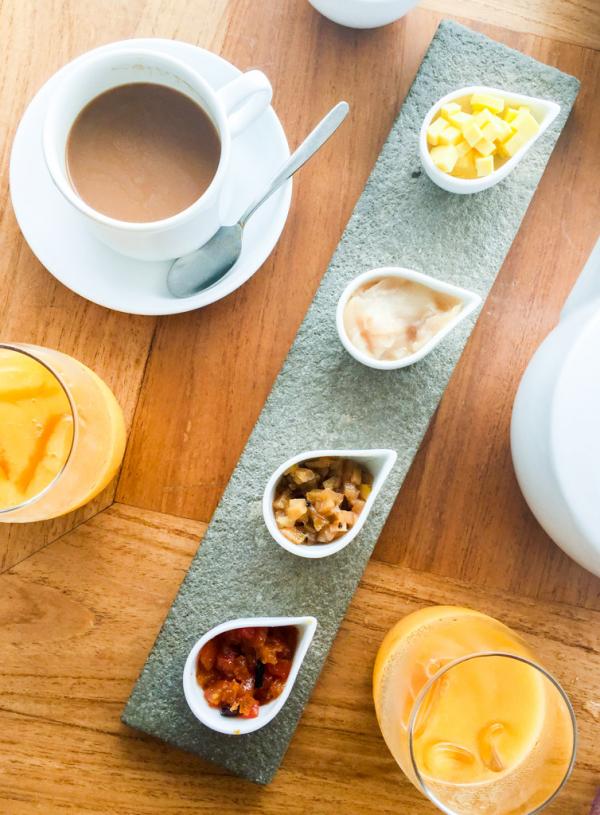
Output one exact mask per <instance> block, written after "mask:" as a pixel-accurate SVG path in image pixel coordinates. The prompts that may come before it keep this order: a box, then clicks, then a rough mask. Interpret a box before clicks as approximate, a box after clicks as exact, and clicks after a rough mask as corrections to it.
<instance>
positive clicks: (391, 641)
mask: <svg viewBox="0 0 600 815" xmlns="http://www.w3.org/2000/svg"><path fill="white" fill-rule="evenodd" d="M373 695H374V701H375V709H376V713H377V719H378V721H379V726H380V728H381V732H382V734H383V737H384V739H385V741H386V743H387V745H388V747H389V749H390V751H391V752H392V755H393V756H394V758H395V759H396V761H397V762H398V764H399V765H400V767H401V768H402V770H403V771H404V773H405V775H406V776H407V778H408V779H409V780H410V781H412V783H413V784H414V785H415V786H416V787H417V789H419V790H420V791H421V792H423V793H424V794H425V795H426V796H427V797H428V798H429V799H430V800H431V801H432V802H433V803H434V804H435V805H436V806H437V807H438V808H439V809H440V810H441V811H442V812H444V813H447V815H473V813H477V815H533V814H534V813H537V812H540V811H541V810H542V809H544V807H545V806H546V805H547V804H548V803H549V802H550V801H551V800H552V799H553V798H554V797H555V796H556V795H557V794H558V792H559V791H560V789H561V788H562V786H563V785H564V783H565V782H566V780H567V778H568V777H569V774H570V772H571V769H572V767H573V763H574V760H575V749H576V724H575V715H574V713H573V709H572V706H571V703H570V701H569V699H568V697H567V695H566V693H565V691H564V690H563V689H562V688H561V686H560V684H559V683H558V682H557V680H556V679H554V677H552V676H551V674H550V673H548V671H547V670H546V669H545V668H544V667H543V666H542V665H540V664H539V662H538V661H537V660H536V658H535V656H534V654H533V652H532V651H531V649H530V648H529V647H528V646H527V644H526V643H525V642H524V641H523V640H522V639H521V637H519V636H518V635H517V634H516V633H515V632H514V631H512V630H511V629H510V628H508V627H507V626H505V625H503V624H502V623H500V622H498V621H497V620H494V619H493V618H491V617H488V616H486V615H484V614H481V613H479V612H476V611H472V610H470V609H464V608H457V607H453V606H437V607H431V608H427V609H422V610H421V611H417V612H415V613H414V614H410V615H409V616H408V617H405V618H404V619H403V620H401V621H400V622H399V623H398V624H397V625H396V626H395V627H394V628H392V630H391V631H390V632H389V633H388V634H387V635H386V637H385V638H384V640H383V642H382V644H381V647H380V649H379V653H378V655H377V659H376V663H375V670H374V676H373Z"/></svg>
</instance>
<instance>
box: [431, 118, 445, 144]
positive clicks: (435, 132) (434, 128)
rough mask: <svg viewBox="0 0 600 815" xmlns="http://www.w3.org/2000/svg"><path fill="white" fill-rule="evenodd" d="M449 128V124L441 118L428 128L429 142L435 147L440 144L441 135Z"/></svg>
mask: <svg viewBox="0 0 600 815" xmlns="http://www.w3.org/2000/svg"><path fill="white" fill-rule="evenodd" d="M447 127H448V122H447V121H446V120H445V119H444V118H443V117H440V118H439V119H436V120H435V122H433V123H432V124H430V125H429V127H428V128H427V142H428V143H429V144H431V145H432V146H433V147H435V146H436V145H437V144H439V143H440V135H441V134H442V133H443V131H444V130H445V129H446V128H447Z"/></svg>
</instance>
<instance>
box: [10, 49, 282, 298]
mask: <svg viewBox="0 0 600 815" xmlns="http://www.w3.org/2000/svg"><path fill="white" fill-rule="evenodd" d="M132 42H134V43H135V44H136V45H139V46H142V47H152V48H155V49H156V50H158V51H163V52H164V53H166V54H170V55H172V56H175V57H177V58H179V59H181V60H184V61H185V62H187V63H188V65H190V66H191V67H192V68H194V69H196V70H197V71H199V72H200V73H201V74H202V75H203V76H204V78H205V79H206V80H207V82H209V83H210V84H211V85H212V86H213V87H214V88H220V87H222V86H223V85H225V84H226V83H227V82H230V81H231V80H232V79H235V77H236V76H239V74H240V73H241V71H239V70H238V69H237V68H236V67H234V66H233V65H231V64H230V63H229V62H227V61H226V60H224V59H222V58H221V57H218V56H217V55H216V54H212V53H211V52H210V51H204V50H203V49H201V48H196V47H195V46H194V45H189V44H188V43H184V42H177V41H174V40H161V39H138V40H133V41H132V40H129V41H125V42H118V43H112V44H110V45H105V46H102V47H101V48H99V49H97V50H98V51H109V50H112V49H115V50H116V49H120V48H124V47H127V46H130V45H131V44H132ZM71 64H72V63H71ZM66 68H68V66H65V67H64V68H62V69H61V70H60V71H58V73H56V74H55V75H54V76H53V77H52V78H51V79H49V80H48V82H46V84H45V85H44V86H43V87H42V88H41V89H40V90H39V91H38V93H37V94H36V96H35V97H34V98H33V100H32V101H31V103H30V105H29V107H28V108H27V110H26V111H25V114H24V115H23V118H22V120H21V123H20V124H19V128H18V130H17V133H16V136H15V140H14V143H13V148H12V154H11V160H10V192H11V198H12V204H13V208H14V211H15V215H16V218H17V221H18V223H19V226H20V227H21V231H22V232H23V235H24V236H25V240H26V241H27V243H28V244H29V246H30V247H31V249H32V251H33V252H34V254H35V255H36V256H37V258H38V259H39V260H40V262H41V263H42V264H43V265H44V266H45V267H46V268H47V269H48V271H49V272H50V273H51V274H52V275H54V277H56V278H57V280H60V282H61V283H63V284H64V285H65V286H67V287H68V288H69V289H72V290H73V291H74V292H76V293H77V294H80V295H81V296H82V297H85V298H87V299H88V300H91V301H92V302H94V303H98V304H99V305H101V306H106V307H107V308H112V309H115V310H116V311H124V312H127V313H129V314H178V313H180V312H183V311H191V310H192V309H196V308H200V307H201V306H206V305H208V304H209V303H214V302H215V301H216V300H220V299H221V298H222V297H225V296H226V295H228V294H230V293H231V292H232V291H234V290H235V289H237V288H239V286H241V285H242V284H243V283H245V282H246V280H248V278H250V277H251V276H252V275H253V274H254V273H255V272H256V271H257V270H258V269H259V268H260V266H261V265H262V264H263V263H264V261H265V260H266V259H267V257H268V256H269V254H270V253H271V251H272V250H273V247H274V246H275V244H276V243H277V241H278V239H279V236H280V235H281V232H282V230H283V227H284V225H285V222H286V219H287V216H288V212H289V208H290V202H291V197H292V183H291V181H290V182H289V183H288V184H287V185H286V186H285V187H283V188H282V189H281V190H280V191H279V192H277V193H275V194H274V195H273V197H272V198H271V199H270V200H269V201H268V202H267V203H266V204H264V206H262V207H261V209H260V210H259V211H258V212H257V213H256V215H254V216H253V217H252V219H251V220H250V221H249V223H248V226H247V227H246V229H245V230H244V243H243V248H242V254H241V256H240V259H239V260H238V262H237V263H236V265H235V266H234V267H233V269H232V270H231V271H230V272H229V274H228V275H227V276H226V277H224V278H223V279H222V280H220V281H219V282H218V283H216V284H215V285H214V286H212V287H211V288H209V289H206V290H205V291H202V292H200V293H199V294H196V295H194V296H193V297H188V298H186V299H182V300H179V299H175V298H173V297H171V296H170V294H169V292H168V290H167V286H166V274H167V269H168V267H169V263H168V262H160V263H148V262H144V261H140V260H133V259H132V258H127V257H125V256H124V255H120V254H118V253H117V252H114V251H113V250H112V249H109V248H108V247H107V246H105V245H104V244H103V243H100V242H99V241H97V240H96V238H94V237H93V236H92V235H91V234H90V233H89V232H88V231H87V230H86V228H85V225H84V224H83V223H82V222H81V220H80V216H79V215H78V213H76V212H75V211H74V210H73V209H72V208H71V207H70V206H69V204H68V203H67V202H66V201H65V199H64V198H63V197H62V195H61V194H60V193H59V192H58V190H57V189H56V188H55V187H54V185H53V183H52V181H51V179H50V175H49V173H48V170H47V169H46V165H45V163H44V157H43V154H42V139H41V129H42V122H43V119H44V115H45V112H46V106H47V102H48V99H49V98H50V95H51V94H52V89H53V87H54V86H55V85H56V83H57V82H58V81H59V77H60V75H61V73H62V72H63V71H64V70H66ZM289 154H290V151H289V147H288V143H287V139H286V137H285V133H284V131H283V127H282V126H281V123H280V121H279V119H278V118H277V116H276V114H275V112H274V110H273V109H272V108H269V109H268V110H267V111H265V112H264V113H263V114H262V116H260V117H259V118H258V119H257V120H256V122H254V123H253V124H252V125H251V126H250V127H249V128H248V129H247V130H246V131H245V132H244V133H242V134H241V135H240V136H238V137H237V138H236V139H234V141H233V149H232V159H231V173H230V176H229V179H228V180H227V182H226V184H227V186H226V189H225V190H224V195H225V197H224V199H223V200H224V202H225V211H226V214H227V218H226V221H227V223H234V222H235V221H236V220H237V219H238V217H239V216H240V215H241V214H242V212H243V211H244V209H245V208H246V206H247V205H248V204H249V203H250V202H251V201H252V200H253V199H254V197H255V196H256V195H258V194H259V193H260V192H261V191H262V190H263V188H265V187H266V186H267V184H268V183H269V181H271V179H272V178H273V176H274V175H275V173H276V172H277V170H278V169H279V167H280V166H281V165H282V164H283V162H284V161H285V160H286V158H287V157H288V156H289Z"/></svg>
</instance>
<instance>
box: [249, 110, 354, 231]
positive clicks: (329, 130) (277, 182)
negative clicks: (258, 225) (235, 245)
mask: <svg viewBox="0 0 600 815" xmlns="http://www.w3.org/2000/svg"><path fill="white" fill-rule="evenodd" d="M349 110H350V107H349V106H348V103H347V102H338V104H337V105H336V106H335V107H334V108H332V109H331V110H330V111H329V113H328V114H327V115H326V116H325V118H323V119H321V121H320V122H319V124H318V125H317V126H316V127H315V129H314V130H313V131H312V132H311V133H309V134H308V136H307V137H306V138H305V139H304V141H303V142H302V144H301V145H300V146H299V147H298V149H297V150H295V151H294V152H293V153H292V155H291V156H290V157H289V159H288V160H287V161H286V162H285V164H284V165H283V167H282V168H281V170H280V171H279V172H278V173H277V175H276V176H275V178H274V179H273V181H272V182H271V183H270V185H269V187H268V189H267V190H266V191H265V192H264V193H263V194H262V195H261V196H260V198H259V199H258V200H256V201H254V202H253V203H252V204H250V206H249V207H248V209H247V210H246V212H244V214H243V215H242V217H241V218H240V220H239V222H238V223H239V224H240V226H241V227H242V228H243V227H244V226H245V224H246V221H247V220H248V219H249V218H251V217H252V215H254V213H255V212H256V210H257V209H258V208H259V207H260V206H261V205H262V204H264V202H265V201H266V200H267V198H269V197H270V196H271V195H273V193H274V192H275V191H276V190H278V189H279V187H281V185H282V184H284V183H285V182H286V181H287V180H288V178H291V177H292V176H293V175H294V173H295V172H296V170H299V169H300V167H302V165H303V164H304V163H305V162H307V161H308V159H309V158H310V157H311V156H313V155H314V154H315V153H316V152H317V150H318V149H319V148H320V147H322V146H323V145H324V144H325V142H326V141H327V139H328V138H329V137H330V136H332V135H333V133H335V131H336V130H337V129H338V127H339V126H340V125H341V123H342V122H343V121H344V119H345V118H346V116H347V115H348V111H349Z"/></svg>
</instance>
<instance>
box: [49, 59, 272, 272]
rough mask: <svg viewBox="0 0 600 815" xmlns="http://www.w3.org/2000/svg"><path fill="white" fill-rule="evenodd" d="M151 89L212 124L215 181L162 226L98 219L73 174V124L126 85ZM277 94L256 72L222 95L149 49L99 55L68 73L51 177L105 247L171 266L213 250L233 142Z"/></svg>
mask: <svg viewBox="0 0 600 815" xmlns="http://www.w3.org/2000/svg"><path fill="white" fill-rule="evenodd" d="M133 82H147V83H153V84H159V85H166V86H167V87H170V88H174V89H175V90H178V91H180V92H182V93H184V94H185V95H186V96H189V97H190V98H191V99H193V100H194V101H195V102H196V103H197V104H199V105H200V106H201V107H202V109H203V110H204V111H205V112H206V113H207V114H208V115H209V116H210V118H211V120H212V122H213V124H214V125H215V127H216V129H217V131H218V133H219V138H220V140H221V156H220V159H219V164H218V167H217V171H216V173H215V176H214V178H213V180H212V182H211V183H210V185H209V187H208V189H207V190H206V191H205V193H204V194H203V195H202V196H201V197H200V198H199V199H198V200H197V201H195V202H194V203H193V204H191V206H189V207H187V209H184V210H182V211H181V212H178V213H176V214H175V215H172V216H171V217H169V218H164V219H162V220H160V221H151V222H145V223H133V222H129V221H121V220H118V219H116V218H111V217H110V216H108V215H104V214H103V213H101V212H97V211H96V210H95V209H93V207H90V206H89V204H86V202H85V201H83V199H82V198H80V197H79V195H78V194H77V192H76V191H75V189H74V188H73V186H72V184H71V182H70V180H69V176H68V171H67V161H66V147H67V139H68V137H69V132H70V130H71V127H72V125H73V122H74V121H75V119H76V118H77V116H78V115H79V113H80V112H81V110H82V109H83V108H84V107H85V106H86V105H87V104H88V103H89V102H90V101H91V100H92V99H94V98H95V97H96V96H98V95H99V94H101V93H104V92H105V91H107V90H110V89H111V88H114V87H118V86H119V85H128V84H131V83H133ZM271 96H272V88H271V85H270V83H269V80H268V79H267V77H266V76H265V75H264V74H263V73H261V72H260V71H249V72H248V73H246V74H242V76H240V77H238V78H237V79H234V80H233V81H232V82H230V83H229V84H227V85H226V86H225V87H224V88H221V89H220V90H218V91H214V90H213V89H212V88H211V87H210V86H209V84H208V83H207V82H206V81H205V80H204V79H203V78H202V76H200V74H198V73H197V72H196V71H194V70H192V69H191V68H189V67H188V66H187V65H186V64H185V63H184V62H182V61H181V60H178V59H174V58H173V57H170V56H167V55H165V54H161V53H158V52H156V51H153V50H151V49H147V48H134V47H132V48H128V49H126V50H123V51H118V52H111V53H105V52H103V51H91V52H90V53H89V54H86V55H85V56H83V57H80V58H79V59H78V60H76V61H75V62H74V63H73V65H72V66H71V67H70V68H69V69H67V71H66V72H65V75H64V78H63V79H62V82H61V83H60V85H59V86H58V88H57V90H56V91H55V93H54V94H53V96H52V99H51V100H50V104H49V106H48V111H47V113H46V118H45V121H44V127H43V148H44V156H45V159H46V164H47V167H48V171H49V172H50V175H51V177H52V180H53V181H54V183H55V185H56V186H57V188H58V189H59V190H60V192H61V193H62V194H63V195H64V197H65V198H66V200H67V201H68V202H69V203H70V204H71V205H72V206H73V207H74V208H75V209H76V210H77V211H78V212H79V213H80V214H81V215H82V216H83V219H84V220H85V222H86V224H87V226H88V227H89V228H90V229H91V230H92V231H93V233H94V234H95V236H96V237H97V238H98V239H99V240H101V241H102V242H103V243H105V244H108V246H110V247H112V248H113V249H115V250H116V251H117V252H120V253H121V254H124V255H128V256H129V257H133V258H138V259H140V260H170V259H172V258H175V257H179V256H180V255H185V254H187V253H188V252H192V251H193V250H194V249H197V248H198V247H199V246H202V244H204V243H206V241H207V240H209V239H210V238H211V237H212V235H214V233H215V232H216V231H217V229H218V228H219V227H220V226H221V225H222V218H221V210H222V208H223V207H222V197H223V195H222V193H223V189H224V182H225V179H226V177H227V174H228V170H229V166H230V158H231V140H232V138H234V137H235V136H237V135H238V134H239V133H241V132H242V131H243V130H245V129H246V127H248V125H250V124H251V123H252V122H253V121H254V120H255V119H256V118H257V117H258V116H259V115H260V114H261V113H262V112H263V111H264V110H265V109H266V108H267V107H268V106H269V104H270V102H271Z"/></svg>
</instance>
